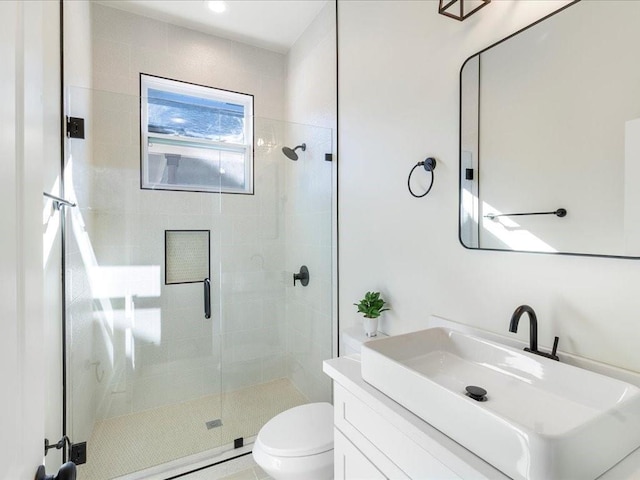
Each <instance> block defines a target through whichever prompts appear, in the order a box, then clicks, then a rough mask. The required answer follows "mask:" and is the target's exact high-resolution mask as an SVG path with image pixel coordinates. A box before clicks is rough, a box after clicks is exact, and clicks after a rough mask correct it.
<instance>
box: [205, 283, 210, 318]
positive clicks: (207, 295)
mask: <svg viewBox="0 0 640 480" xmlns="http://www.w3.org/2000/svg"><path fill="white" fill-rule="evenodd" d="M204 318H211V281H210V280H209V279H208V278H205V279H204Z"/></svg>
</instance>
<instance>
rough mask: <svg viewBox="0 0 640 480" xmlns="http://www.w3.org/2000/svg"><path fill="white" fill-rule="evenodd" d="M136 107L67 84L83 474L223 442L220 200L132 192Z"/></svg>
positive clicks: (116, 470) (146, 463) (71, 279)
mask: <svg viewBox="0 0 640 480" xmlns="http://www.w3.org/2000/svg"><path fill="white" fill-rule="evenodd" d="M141 103H142V102H141V99H140V98H139V97H136V96H127V95H120V94H114V93H110V92H104V91H96V90H90V89H82V88H74V87H72V88H70V89H69V91H68V93H67V99H66V105H67V115H68V116H70V117H77V118H82V119H84V138H68V139H67V141H66V148H65V150H66V151H65V159H66V163H65V169H64V178H65V192H66V196H67V197H68V198H70V199H72V200H73V201H74V202H75V203H76V204H77V207H75V208H71V209H68V210H67V212H66V222H65V245H64V249H65V254H64V256H65V262H66V267H65V271H64V273H65V303H66V309H65V314H66V351H67V359H66V374H67V388H66V391H67V400H66V411H67V426H66V430H67V431H66V433H67V435H68V436H69V437H70V438H71V441H72V442H73V443H74V444H75V445H76V447H75V448H76V449H75V451H74V452H73V454H78V453H81V446H82V444H83V443H84V442H86V452H87V454H86V463H85V464H83V465H81V466H80V467H79V470H78V471H79V478H80V479H83V478H84V479H91V480H100V479H110V478H115V477H118V476H122V475H126V474H134V472H143V471H144V470H146V469H149V468H152V467H157V466H159V465H164V464H167V463H168V462H176V461H178V462H180V461H181V460H184V459H187V460H185V461H192V460H189V459H193V458H196V457H197V456H198V455H200V454H202V456H203V457H205V458H210V457H211V456H212V455H213V454H215V452H216V451H218V450H220V449H224V448H226V447H224V446H223V443H222V442H223V436H222V433H221V429H220V425H221V424H222V423H223V421H222V419H221V417H222V409H221V399H220V393H221V371H220V361H221V360H220V358H221V357H220V351H221V345H220V336H219V334H218V332H217V331H216V328H218V326H219V324H220V308H221V301H220V285H221V282H220V251H219V250H220V245H221V230H222V228H223V226H224V225H223V221H222V217H221V215H220V213H221V209H220V195H215V194H211V193H198V192H179V191H167V190H142V189H141V188H140V164H141V159H140V150H141V149H140V108H141ZM159 155H162V153H161V152H160V153H159ZM214 163H215V162H214ZM212 181H214V182H219V179H214V180H212ZM205 275H206V277H205ZM205 278H208V279H209V280H210V296H209V300H210V302H209V305H210V312H209V314H208V316H209V318H205V309H206V306H207V305H205V282H204V280H205ZM78 446H80V447H78ZM194 456H195V457H194ZM159 468H160V467H159ZM134 476H135V475H134ZM144 476H145V475H144V474H143V473H139V477H138V478H144Z"/></svg>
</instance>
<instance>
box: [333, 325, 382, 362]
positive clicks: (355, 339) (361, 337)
mask: <svg viewBox="0 0 640 480" xmlns="http://www.w3.org/2000/svg"><path fill="white" fill-rule="evenodd" d="M386 336H387V335H385V334H384V333H382V332H378V335H377V336H376V337H367V336H366V335H365V334H364V329H363V328H362V327H361V326H357V327H351V328H347V329H345V330H343V331H342V333H341V334H340V356H341V357H344V356H345V355H353V354H355V353H357V354H359V353H360V349H361V348H362V344H363V343H365V342H368V341H369V340H375V339H376V338H383V337H386Z"/></svg>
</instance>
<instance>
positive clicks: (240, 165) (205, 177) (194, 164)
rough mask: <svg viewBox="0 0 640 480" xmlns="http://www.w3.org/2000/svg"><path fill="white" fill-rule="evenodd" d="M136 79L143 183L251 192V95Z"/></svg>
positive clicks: (168, 187)
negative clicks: (138, 92) (139, 93)
mask: <svg viewBox="0 0 640 480" xmlns="http://www.w3.org/2000/svg"><path fill="white" fill-rule="evenodd" d="M140 78H141V81H140V85H141V97H142V101H141V108H142V112H141V120H142V122H141V123H142V124H141V138H142V162H141V165H142V169H141V186H142V188H150V189H163V190H191V191H205V192H207V191H208V192H228V193H253V96H252V95H247V94H242V93H236V92H229V91H226V90H220V89H215V88H210V87H203V86H200V85H192V84H189V83H184V82H178V81H175V80H168V79H164V78H159V77H153V76H150V75H141V77H140Z"/></svg>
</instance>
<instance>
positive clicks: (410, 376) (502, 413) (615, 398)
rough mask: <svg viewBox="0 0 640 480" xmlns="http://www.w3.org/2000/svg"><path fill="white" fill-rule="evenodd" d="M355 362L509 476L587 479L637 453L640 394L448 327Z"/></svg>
mask: <svg viewBox="0 0 640 480" xmlns="http://www.w3.org/2000/svg"><path fill="white" fill-rule="evenodd" d="M361 356H362V377H363V379H364V380H365V381H366V382H368V383H370V384H371V385H373V386H374V387H376V388H377V389H379V390H380V391H382V392H383V393H384V394H386V395H387V396H389V397H391V398H392V399H394V400H395V401H396V402H398V403H400V404H401V405H403V406H404V407H406V408H407V409H408V410H410V411H411V412H413V413H414V414H415V415H417V416H419V417H420V418H422V419H423V420H425V421H426V422H428V423H429V424H431V425H432V426H434V427H435V428H437V429H438V430H440V431H441V432H443V433H444V434H446V435H448V436H449V437H451V438H452V439H454V440H455V441H457V442H458V443H460V444H461V445H463V446H465V447H466V448H468V449H469V450H471V451H472V452H474V453H475V454H476V455H478V456H479V457H481V458H483V459H484V460H486V461H487V462H489V463H491V464H492V465H494V466H495V467H496V468H498V469H500V470H501V471H503V472H504V473H505V474H507V475H508V476H510V477H512V478H516V479H521V478H526V479H541V480H552V479H580V480H586V479H594V478H596V477H598V476H599V475H601V474H602V473H604V472H605V471H606V470H608V469H609V468H611V467H612V466H613V465H615V464H616V463H618V462H619V461H620V460H622V459H623V458H624V457H625V456H626V455H628V454H629V453H630V452H632V451H633V450H635V449H636V448H638V447H640V389H639V388H638V387H636V386H634V385H631V384H629V383H626V382H623V381H620V380H616V379H613V378H610V377H607V376H604V375H600V374H598V373H594V372H590V371H588V370H583V369H581V368H577V367H573V366H571V365H566V364H563V363H560V362H556V361H553V360H550V359H547V358H543V357H539V356H537V355H534V354H530V353H527V352H523V351H521V350H517V349H514V348H511V347H508V346H505V345H502V344H499V343H495V342H492V341H489V340H485V339H482V338H480V337H477V336H474V335H470V334H467V333H461V332H458V331H455V330H452V329H448V328H430V329H428V330H422V331H419V332H414V333H409V334H405V335H398V336H395V337H388V338H384V339H381V340H374V341H371V342H368V343H366V344H365V345H363V347H362V355H361ZM470 385H473V386H479V387H482V388H484V389H485V390H487V392H488V393H487V395H486V401H482V402H480V401H476V400H473V399H472V398H470V397H469V396H467V395H465V387H467V386H470Z"/></svg>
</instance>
